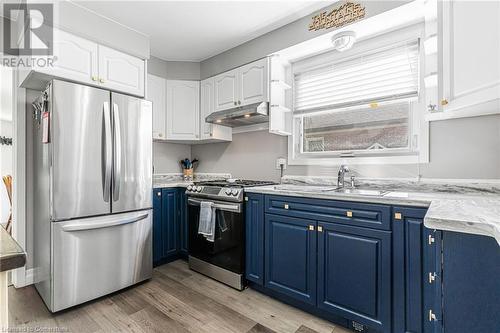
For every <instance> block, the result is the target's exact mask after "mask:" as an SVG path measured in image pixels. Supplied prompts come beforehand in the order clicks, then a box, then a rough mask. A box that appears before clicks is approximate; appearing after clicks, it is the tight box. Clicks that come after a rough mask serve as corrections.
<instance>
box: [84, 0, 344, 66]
mask: <svg viewBox="0 0 500 333" xmlns="http://www.w3.org/2000/svg"><path fill="white" fill-rule="evenodd" d="M333 2H335V1H75V3H77V4H79V5H81V6H83V7H86V8H88V9H90V10H92V11H94V12H96V13H98V14H100V15H102V16H105V17H108V18H110V19H112V20H114V21H116V22H119V23H121V24H123V25H125V26H128V27H129V28H132V29H134V30H137V31H139V32H141V33H143V34H145V35H147V36H149V37H150V42H151V54H152V55H154V56H155V57H158V58H161V59H164V60H177V61H196V62H199V61H202V60H205V59H207V58H210V57H211V56H214V55H216V54H219V53H221V52H224V51H226V50H229V49H231V48H233V47H235V46H237V45H240V44H242V43H244V42H246V41H249V40H251V39H254V38H256V37H258V36H260V35H263V34H265V33H267V32H270V31H272V30H274V29H277V28H279V27H281V26H283V25H286V24H288V23H291V22H293V21H295V20H297V19H299V18H301V17H303V16H306V15H309V14H311V13H312V12H315V11H317V10H319V9H321V8H323V7H325V6H328V5H329V4H331V3H333Z"/></svg>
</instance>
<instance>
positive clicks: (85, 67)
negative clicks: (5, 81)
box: [36, 29, 99, 84]
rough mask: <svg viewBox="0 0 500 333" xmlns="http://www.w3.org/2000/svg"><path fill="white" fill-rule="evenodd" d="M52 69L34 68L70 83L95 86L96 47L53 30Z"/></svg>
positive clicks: (96, 69)
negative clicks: (77, 82)
mask: <svg viewBox="0 0 500 333" xmlns="http://www.w3.org/2000/svg"><path fill="white" fill-rule="evenodd" d="M53 46H54V56H55V60H54V62H53V64H54V65H53V67H52V68H48V67H39V68H36V69H37V70H40V71H42V72H44V73H47V74H50V72H52V74H53V75H54V76H58V77H64V78H67V79H69V80H72V81H79V82H82V83H87V84H95V83H96V81H97V80H98V76H99V69H98V51H97V49H98V47H97V44H96V43H93V42H91V41H88V40H86V39H83V38H80V37H77V36H74V35H71V34H69V33H67V32H64V31H61V30H56V29H55V30H54V43H53Z"/></svg>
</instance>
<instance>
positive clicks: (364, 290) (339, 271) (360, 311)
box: [318, 223, 391, 332]
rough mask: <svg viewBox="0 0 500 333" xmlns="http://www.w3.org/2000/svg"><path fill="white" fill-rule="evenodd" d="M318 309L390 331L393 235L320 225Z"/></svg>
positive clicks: (376, 231)
mask: <svg viewBox="0 0 500 333" xmlns="http://www.w3.org/2000/svg"><path fill="white" fill-rule="evenodd" d="M319 227H322V228H323V232H321V233H318V234H319V239H318V306H319V307H320V308H321V309H324V310H326V311H329V312H331V313H332V314H336V315H340V316H342V317H345V318H348V319H351V320H354V321H356V322H358V323H361V324H365V325H368V326H370V327H372V328H375V329H379V330H383V331H385V332H389V331H390V325H391V313H390V311H391V300H390V297H391V257H390V254H391V233H390V232H387V231H379V230H371V229H366V228H358V227H350V226H343V225H337V224H328V223H319Z"/></svg>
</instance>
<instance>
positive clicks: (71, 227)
mask: <svg viewBox="0 0 500 333" xmlns="http://www.w3.org/2000/svg"><path fill="white" fill-rule="evenodd" d="M148 215H149V214H147V213H146V214H143V215H140V216H133V217H129V218H125V219H124V218H120V217H117V218H115V219H110V220H108V221H105V222H100V223H92V224H89V223H73V224H67V225H64V226H62V227H61V230H62V231H65V232H70V231H84V230H92V229H101V228H108V227H115V226H118V225H124V224H129V223H134V222H139V221H141V220H144V219H145V218H146V217H148Z"/></svg>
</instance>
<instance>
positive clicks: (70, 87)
mask: <svg viewBox="0 0 500 333" xmlns="http://www.w3.org/2000/svg"><path fill="white" fill-rule="evenodd" d="M34 105H35V106H36V108H35V109H36V111H34V117H33V118H34V120H33V179H34V183H33V191H32V195H33V221H34V232H33V241H34V242H33V243H34V257H33V263H34V279H35V283H36V288H37V290H38V292H39V294H40V295H41V297H42V298H43V300H44V302H45V304H46V305H47V307H48V308H49V309H50V311H52V312H56V311H59V310H62V309H65V308H68V307H71V306H74V305H77V304H80V303H83V302H86V301H89V300H91V299H94V298H97V297H100V296H103V295H106V294H108V293H111V292H114V291H116V290H119V289H122V288H124V287H127V286H130V285H132V284H135V283H137V282H140V281H143V280H145V279H148V278H151V275H152V234H151V233H152V210H151V208H152V106H151V102H148V101H145V100H142V99H139V98H135V97H131V96H127V95H122V94H118V93H114V92H110V91H107V90H103V89H98V88H92V87H88V86H83V85H78V84H74V83H69V82H65V81H59V80H53V81H51V83H50V84H49V86H48V87H47V89H46V91H44V92H43V93H42V95H41V96H40V97H39V98H38V99H37V101H36V102H35V103H34ZM28 196H29V194H28Z"/></svg>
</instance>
